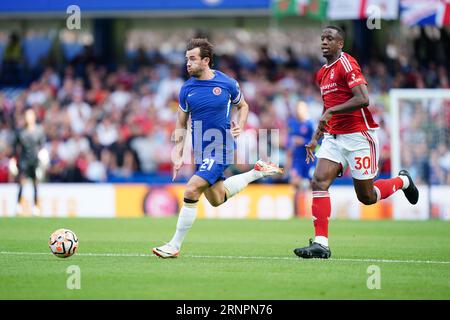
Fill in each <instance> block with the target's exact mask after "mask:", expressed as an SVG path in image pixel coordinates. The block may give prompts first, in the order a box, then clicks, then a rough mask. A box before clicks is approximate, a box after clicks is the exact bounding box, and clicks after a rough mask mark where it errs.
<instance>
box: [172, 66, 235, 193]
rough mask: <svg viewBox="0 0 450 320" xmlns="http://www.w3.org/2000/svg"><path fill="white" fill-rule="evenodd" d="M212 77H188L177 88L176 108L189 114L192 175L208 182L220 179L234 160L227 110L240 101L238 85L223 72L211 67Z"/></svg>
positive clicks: (229, 115) (229, 114) (211, 183)
mask: <svg viewBox="0 0 450 320" xmlns="http://www.w3.org/2000/svg"><path fill="white" fill-rule="evenodd" d="M211 71H212V73H213V77H212V78H211V79H208V80H199V79H197V78H195V77H191V78H190V79H189V80H187V81H186V82H185V83H184V85H183V87H182V88H181V90H180V98H179V103H180V109H181V110H182V111H183V112H185V113H190V114H191V121H192V142H193V150H194V161H195V165H196V169H197V171H196V173H195V174H196V175H198V176H199V177H202V178H203V179H205V180H206V181H208V182H209V184H210V185H213V184H214V183H216V181H218V180H220V179H222V180H225V176H224V174H223V172H224V171H225V169H226V168H227V167H228V165H229V164H232V163H233V160H234V146H235V143H234V138H233V136H232V134H231V131H230V129H231V125H230V118H231V109H232V107H233V106H236V105H237V106H239V105H240V102H241V100H243V96H242V93H241V91H240V88H239V84H238V82H237V81H236V80H234V79H232V78H230V77H229V76H227V75H226V74H224V73H222V72H220V71H218V70H213V69H211Z"/></svg>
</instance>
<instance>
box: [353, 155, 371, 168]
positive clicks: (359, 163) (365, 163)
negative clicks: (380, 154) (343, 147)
mask: <svg viewBox="0 0 450 320" xmlns="http://www.w3.org/2000/svg"><path fill="white" fill-rule="evenodd" d="M355 161H356V164H355V169H356V170H359V169H362V168H364V169H369V168H370V157H364V158H362V157H355Z"/></svg>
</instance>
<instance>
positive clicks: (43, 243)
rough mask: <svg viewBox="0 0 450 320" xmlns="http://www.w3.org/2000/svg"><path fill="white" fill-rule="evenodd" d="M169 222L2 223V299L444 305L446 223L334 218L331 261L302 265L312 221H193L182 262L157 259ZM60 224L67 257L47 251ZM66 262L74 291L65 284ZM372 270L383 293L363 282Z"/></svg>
mask: <svg viewBox="0 0 450 320" xmlns="http://www.w3.org/2000/svg"><path fill="white" fill-rule="evenodd" d="M175 225H176V218H163V219H154V218H140V219H91V218H84V219H81V218H78V219H76V218H66V219H57V218H1V219H0V299H181V300H191V299H201V300H209V299H221V300H222V299H223V300H229V299H250V300H253V299H258V300H265V299H270V300H279V299H285V300H293V299H295V300H297V299H450V223H449V222H444V221H424V222H419V221H414V222H413V221H344V220H332V221H330V236H331V239H330V245H331V250H332V259H330V260H301V259H299V258H297V257H296V256H295V255H294V254H293V252H292V250H293V249H294V248H295V247H298V246H304V245H306V244H307V240H308V238H309V237H311V235H312V234H313V227H312V222H311V221H310V220H304V219H293V220H288V221H268V220H266V221H264V220H256V221H255V220H197V221H196V222H195V224H194V227H193V228H192V230H191V231H190V232H189V234H188V235H187V238H186V240H185V244H184V246H183V248H182V252H181V255H180V257H179V258H177V259H160V258H157V257H154V256H153V255H152V254H151V248H152V247H153V246H156V245H161V244H163V243H164V242H165V241H167V240H169V239H170V237H171V236H172V233H173V231H174V228H175ZM58 228H68V229H71V230H73V231H74V232H75V233H76V234H77V235H78V237H79V239H80V242H79V250H78V252H77V253H76V254H75V255H74V256H72V257H70V258H67V259H60V258H57V257H54V256H53V255H52V254H51V253H50V250H49V248H48V245H47V241H48V237H49V235H50V234H51V233H52V232H53V231H54V230H56V229H58ZM71 265H76V266H78V267H79V268H80V272H81V277H80V284H81V288H80V289H74V290H70V289H68V288H67V286H66V282H67V279H68V278H69V277H70V276H71V274H68V273H67V268H68V267H69V266H71ZM373 265H375V266H377V267H379V275H380V289H369V288H368V286H367V283H368V278H369V277H371V276H374V274H373V273H372V272H370V270H372V269H370V268H369V267H370V266H373ZM368 268H369V272H368ZM369 282H370V281H369ZM370 283H374V282H373V281H372V282H370Z"/></svg>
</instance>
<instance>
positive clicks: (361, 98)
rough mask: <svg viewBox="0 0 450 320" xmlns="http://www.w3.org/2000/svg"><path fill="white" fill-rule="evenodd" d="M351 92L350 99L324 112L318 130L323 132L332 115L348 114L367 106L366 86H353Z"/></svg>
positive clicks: (367, 94)
mask: <svg viewBox="0 0 450 320" xmlns="http://www.w3.org/2000/svg"><path fill="white" fill-rule="evenodd" d="M351 90H352V93H353V97H352V98H350V99H348V100H347V101H345V102H344V103H341V104H338V105H337V106H334V107H331V108H329V109H327V110H325V112H324V113H323V115H322V118H320V121H319V129H320V130H322V131H323V130H324V127H325V125H326V124H327V122H328V121H329V120H330V119H331V117H332V116H333V114H340V113H348V112H352V111H355V110H358V109H361V108H364V107H367V106H368V105H369V92H368V90H367V85H366V84H360V85H357V86H354V87H353V88H352V89H351Z"/></svg>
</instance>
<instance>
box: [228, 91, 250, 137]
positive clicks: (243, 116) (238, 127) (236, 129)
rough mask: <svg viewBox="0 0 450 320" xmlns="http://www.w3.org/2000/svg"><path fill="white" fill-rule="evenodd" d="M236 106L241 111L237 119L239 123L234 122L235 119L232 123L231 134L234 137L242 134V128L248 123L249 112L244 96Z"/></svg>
mask: <svg viewBox="0 0 450 320" xmlns="http://www.w3.org/2000/svg"><path fill="white" fill-rule="evenodd" d="M236 108H237V110H238V112H239V115H238V120H237V121H238V123H237V124H236V123H234V121H233V122H232V123H231V134H232V135H233V137H234V138H237V137H238V136H239V135H240V134H241V131H242V128H244V127H245V124H246V123H247V118H248V112H249V107H248V104H247V102H246V101H245V99H244V98H242V99H241V101H239V103H238V104H236Z"/></svg>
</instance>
